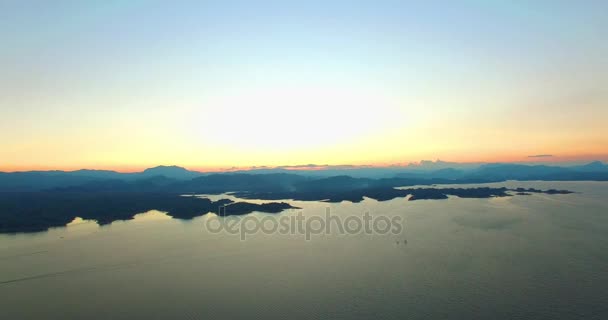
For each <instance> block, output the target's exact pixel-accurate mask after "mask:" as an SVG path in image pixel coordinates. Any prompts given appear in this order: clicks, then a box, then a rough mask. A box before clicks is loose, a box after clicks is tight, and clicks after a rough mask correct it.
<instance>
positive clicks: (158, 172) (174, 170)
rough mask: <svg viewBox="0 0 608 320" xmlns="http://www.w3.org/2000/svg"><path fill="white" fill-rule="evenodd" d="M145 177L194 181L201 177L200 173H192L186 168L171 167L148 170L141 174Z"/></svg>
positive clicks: (163, 166)
mask: <svg viewBox="0 0 608 320" xmlns="http://www.w3.org/2000/svg"><path fill="white" fill-rule="evenodd" d="M141 174H142V175H143V176H165V177H167V178H173V179H192V178H195V177H198V176H200V175H201V173H200V172H197V171H190V170H188V169H186V168H183V167H180V166H176V165H171V166H165V165H161V166H156V167H153V168H148V169H146V170H144V171H143V172H142V173H141Z"/></svg>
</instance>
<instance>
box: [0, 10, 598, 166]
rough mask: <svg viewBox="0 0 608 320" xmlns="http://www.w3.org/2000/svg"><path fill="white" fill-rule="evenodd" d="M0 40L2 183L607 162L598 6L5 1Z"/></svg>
mask: <svg viewBox="0 0 608 320" xmlns="http://www.w3.org/2000/svg"><path fill="white" fill-rule="evenodd" d="M0 39H1V42H0V46H1V50H0V111H1V113H0V137H1V138H0V139H1V140H0V141H1V142H0V170H4V171H11V170H30V169H78V168H104V169H118V170H135V169H139V168H145V167H150V166H155V165H159V164H176V165H181V166H185V167H188V168H200V169H204V168H229V167H232V166H239V167H246V166H254V165H258V166H259V165H269V166H277V165H296V164H308V163H317V164H395V163H408V162H411V161H418V160H421V159H442V160H446V161H459V162H478V161H491V162H494V161H532V160H535V159H542V160H543V161H565V160H608V1H601V0H599V1H558V0H553V1H481V0H476V1H417V2H413V1H412V2H410V1H353V0H351V1H217V2H216V1H213V2H211V1H187V2H185V1H11V0H9V1H2V2H0ZM542 154H548V155H553V156H552V157H541V158H530V157H529V156H532V155H542Z"/></svg>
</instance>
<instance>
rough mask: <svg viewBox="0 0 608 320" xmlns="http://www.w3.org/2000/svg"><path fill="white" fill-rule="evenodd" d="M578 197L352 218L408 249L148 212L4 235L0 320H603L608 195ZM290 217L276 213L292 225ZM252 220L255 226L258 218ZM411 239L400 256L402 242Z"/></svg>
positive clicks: (435, 205)
mask: <svg viewBox="0 0 608 320" xmlns="http://www.w3.org/2000/svg"><path fill="white" fill-rule="evenodd" d="M492 186H508V187H517V186H522V187H536V188H543V189H547V188H560V189H568V190H572V191H576V192H578V193H575V194H569V195H542V194H539V195H532V196H517V197H511V198H499V199H459V198H450V199H449V200H440V201H434V200H427V201H412V202H408V201H406V200H405V199H395V200H392V201H386V202H376V201H374V200H365V201H364V202H362V203H359V204H352V203H340V204H325V203H319V202H299V201H293V204H294V205H296V206H298V207H302V208H303V213H304V214H307V215H323V214H324V213H325V208H326V207H330V208H331V210H332V213H333V214H335V215H343V216H346V215H363V214H364V213H365V212H370V213H371V214H372V215H374V214H384V215H387V216H394V215H400V216H402V217H404V219H405V221H404V226H405V228H404V232H403V234H401V235H388V236H367V235H322V236H313V238H312V240H311V241H304V237H303V236H290V235H280V234H272V235H267V234H257V235H255V236H251V237H249V238H248V239H247V240H246V241H240V240H239V237H238V236H233V235H227V234H211V233H209V232H207V231H206V229H205V228H204V221H205V219H208V217H209V216H206V217H200V218H196V219H194V220H192V221H180V220H174V219H170V218H169V217H167V216H165V215H164V214H163V213H160V212H148V213H145V214H142V215H139V216H137V218H136V219H135V220H132V221H127V222H115V223H113V224H111V225H109V226H104V227H98V226H97V225H96V224H95V223H93V222H86V221H84V222H83V221H75V223H73V224H72V225H70V226H68V227H66V228H57V229H52V230H50V231H48V232H43V233H36V234H17V235H0V310H1V311H0V312H1V314H2V319H26V318H29V319H31V318H50V319H75V318H90V319H109V318H112V319H132V318H134V317H138V318H143V317H145V318H157V319H158V318H176V317H177V318H187V319H188V318H189V319H199V318H210V317H213V318H226V319H235V318H250V319H251V318H264V319H286V318H288V317H289V318H302V319H310V318H333V319H355V318H361V319H370V318H387V319H393V318H394V319H404V318H407V319H448V318H449V319H477V318H488V319H608V303H607V301H608V183H595V182H571V183H561V182H560V183H557V182H507V183H499V184H492ZM296 212H297V211H291V212H286V213H283V214H287V215H289V214H296ZM256 214H257V213H256ZM405 239H406V240H407V244H404V241H403V240H405Z"/></svg>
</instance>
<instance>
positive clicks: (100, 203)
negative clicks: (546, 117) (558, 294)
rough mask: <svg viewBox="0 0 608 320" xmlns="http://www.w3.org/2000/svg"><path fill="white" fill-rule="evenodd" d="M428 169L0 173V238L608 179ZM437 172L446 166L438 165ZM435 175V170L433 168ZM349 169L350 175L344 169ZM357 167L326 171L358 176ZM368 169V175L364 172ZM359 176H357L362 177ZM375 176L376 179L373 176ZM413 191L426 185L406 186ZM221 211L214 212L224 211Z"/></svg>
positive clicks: (499, 169)
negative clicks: (161, 216)
mask: <svg viewBox="0 0 608 320" xmlns="http://www.w3.org/2000/svg"><path fill="white" fill-rule="evenodd" d="M437 165H438V164H437V163H433V165H432V170H426V171H424V170H422V171H421V170H418V171H416V170H414V171H412V170H410V171H404V170H403V169H398V170H401V171H399V172H397V173H395V172H396V171H395V170H397V169H391V168H378V170H380V171H373V170H376V169H375V168H372V169H370V168H362V169H360V170H363V171H361V172H365V174H367V175H372V174H377V172H382V173H387V172H391V173H392V176H390V177H384V178H371V177H352V176H349V175H336V176H330V177H325V176H319V175H316V174H315V173H308V172H302V173H300V172H299V173H298V174H293V173H286V172H285V170H283V169H276V170H278V171H279V172H274V173H273V172H272V170H274V169H263V170H261V171H260V170H251V171H250V172H249V173H214V174H204V173H200V172H194V171H188V170H186V169H184V168H180V167H176V166H168V167H167V166H160V167H156V168H151V169H147V170H145V171H143V172H139V173H118V172H114V171H104V170H78V171H71V172H63V171H31V172H14V173H0V232H24V231H43V230H46V229H48V228H50V227H57V226H64V225H66V224H67V223H69V222H70V221H72V220H73V219H74V218H75V217H81V218H83V219H91V220H96V221H97V222H98V223H99V224H101V225H104V224H108V223H111V222H112V221H116V220H128V219H132V218H133V216H134V215H135V214H137V213H141V212H146V211H149V210H152V209H156V210H160V211H166V212H168V214H169V215H170V216H172V217H174V218H178V219H191V218H193V217H196V216H200V215H203V214H206V213H208V212H216V213H218V214H220V215H242V214H248V213H251V212H254V211H259V212H267V213H279V212H281V211H283V210H287V209H291V208H293V207H291V206H290V205H289V204H288V203H277V202H271V203H264V204H254V203H248V202H237V203H233V202H232V201H231V200H228V199H222V200H218V201H211V200H209V199H207V198H200V197H192V196H182V195H192V194H223V193H233V194H234V195H236V196H237V197H239V198H243V199H261V200H269V201H271V200H281V199H293V200H303V201H327V202H340V201H352V202H360V201H363V199H364V198H365V197H367V198H371V199H375V200H378V201H386V200H391V199H395V198H403V197H409V200H423V199H446V198H448V196H456V197H460V198H489V197H508V196H513V195H518V196H525V195H530V194H532V193H546V194H565V193H570V191H566V190H554V189H550V190H538V189H525V188H515V189H507V188H504V187H503V188H489V187H477V188H436V187H431V186H432V185H436V184H481V183H489V182H501V181H505V180H559V181H570V180H596V181H608V166H606V165H605V164H603V163H601V162H592V163H590V164H587V165H584V166H575V167H568V168H564V167H553V166H538V165H535V166H530V165H519V164H488V165H481V166H478V167H476V168H468V167H467V168H464V169H463V168H446V167H442V168H440V169H436V167H437ZM439 165H440V166H446V165H449V164H446V163H440V164H439ZM435 169H436V170H435ZM348 170H354V171H348ZM357 170H359V169H357V168H355V169H353V168H350V167H347V168H340V169H330V171H331V172H349V173H355V174H356V173H357V172H359V171H357ZM370 170H372V171H370ZM260 172H262V173H260ZM361 172H359V173H361ZM374 172H376V173H374ZM412 186H429V187H424V188H421V187H417V188H404V187H412ZM226 205H227V207H226V209H224V210H223V211H222V210H218V208H220V207H222V208H223V207H224V206H226Z"/></svg>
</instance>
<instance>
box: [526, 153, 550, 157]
mask: <svg viewBox="0 0 608 320" xmlns="http://www.w3.org/2000/svg"><path fill="white" fill-rule="evenodd" d="M551 157H553V155H552V154H535V155H531V156H528V158H551Z"/></svg>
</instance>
